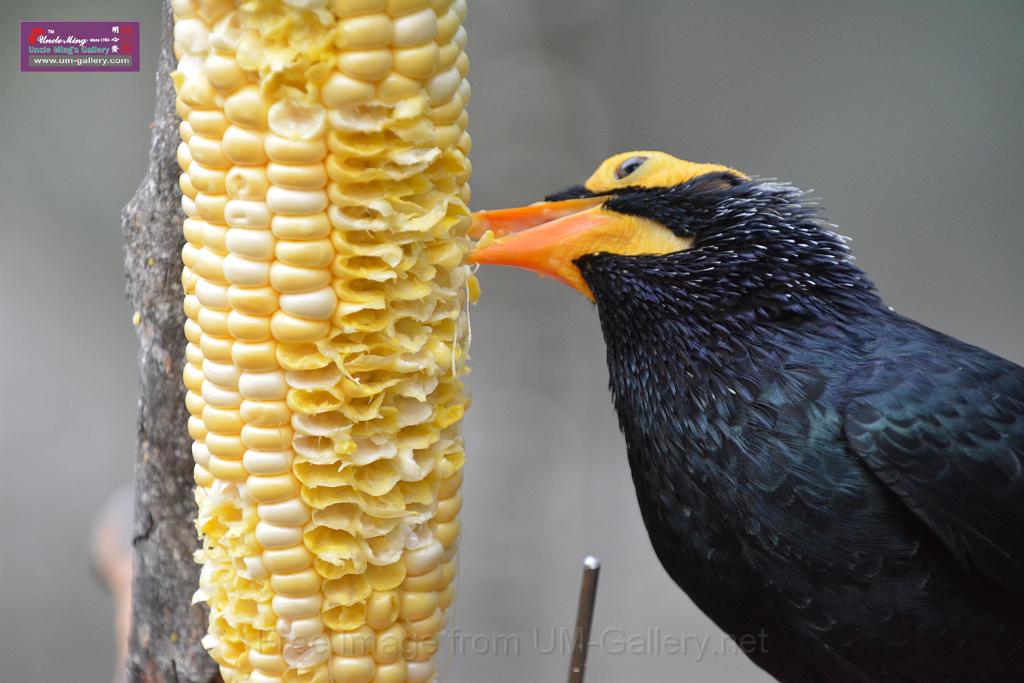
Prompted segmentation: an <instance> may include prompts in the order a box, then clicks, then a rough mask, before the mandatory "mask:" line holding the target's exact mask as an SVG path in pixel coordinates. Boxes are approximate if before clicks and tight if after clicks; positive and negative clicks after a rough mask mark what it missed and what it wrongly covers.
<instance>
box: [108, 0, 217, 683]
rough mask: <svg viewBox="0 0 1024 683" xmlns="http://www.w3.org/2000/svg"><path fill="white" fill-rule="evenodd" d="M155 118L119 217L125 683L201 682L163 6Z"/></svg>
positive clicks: (205, 664) (204, 674)
mask: <svg viewBox="0 0 1024 683" xmlns="http://www.w3.org/2000/svg"><path fill="white" fill-rule="evenodd" d="M162 4H163V9H164V14H163V30H162V36H161V54H160V62H159V66H158V68H157V75H156V113H155V119H154V123H153V136H152V140H151V143H150V158H149V168H148V170H147V172H146V176H145V178H144V179H143V180H142V184H141V185H140V186H139V189H138V190H137V191H136V193H135V196H134V197H133V198H132V200H131V201H130V202H129V203H128V205H127V206H126V207H125V208H124V211H123V213H122V216H121V225H122V229H123V230H124V236H125V243H126V250H125V273H126V283H125V288H126V291H127V295H128V300H129V302H130V303H131V305H132V307H133V309H134V310H135V311H137V312H138V313H139V314H140V316H141V319H140V320H139V319H137V320H138V334H139V357H138V361H139V374H140V399H139V422H138V446H137V454H136V469H135V487H136V489H135V511H136V513H135V531H134V542H133V544H134V549H135V569H134V577H133V583H132V602H133V604H132V628H131V644H130V649H129V656H128V680H130V681H132V682H133V683H210V682H212V681H219V680H220V676H219V674H218V673H217V666H216V664H215V663H214V662H213V660H212V659H210V657H209V655H208V654H207V653H206V652H205V650H204V649H203V647H202V645H201V644H200V639H201V638H202V636H203V635H204V634H205V633H206V620H207V613H206V609H205V607H204V606H202V605H191V597H192V594H193V592H194V591H195V589H196V587H197V586H198V583H199V566H198V565H197V564H195V563H194V562H193V560H192V553H193V551H194V550H195V549H196V547H197V546H198V542H197V540H196V532H195V528H194V526H193V520H194V519H195V515H196V507H195V501H194V499H193V493H192V491H193V488H194V485H195V484H194V481H193V478H192V466H193V463H192V456H191V448H190V447H191V439H190V437H189V435H188V432H187V430H186V428H185V425H186V422H187V420H188V413H187V412H186V410H185V399H184V393H185V390H184V386H183V383H182V379H181V371H182V366H183V363H184V355H185V337H184V333H183V332H182V325H183V324H184V314H183V313H182V298H183V293H182V289H181V267H182V266H181V256H180V254H181V247H182V244H183V241H184V240H183V237H182V231H181V226H182V221H183V220H184V214H183V212H182V209H181V193H180V190H179V189H178V175H179V169H178V166H177V159H176V150H177V147H178V143H179V141H180V140H179V137H178V124H179V122H180V119H179V118H178V115H177V113H176V112H175V109H174V99H175V94H174V87H173V85H172V84H171V79H170V73H171V71H173V70H174V68H175V62H176V60H175V58H174V54H173V50H172V37H173V18H172V15H171V10H170V3H169V2H166V1H165V2H163V3H162Z"/></svg>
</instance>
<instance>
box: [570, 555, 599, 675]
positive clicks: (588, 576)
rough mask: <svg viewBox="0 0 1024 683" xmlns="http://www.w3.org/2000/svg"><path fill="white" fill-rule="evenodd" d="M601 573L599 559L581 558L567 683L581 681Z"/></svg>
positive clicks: (585, 664)
mask: <svg viewBox="0 0 1024 683" xmlns="http://www.w3.org/2000/svg"><path fill="white" fill-rule="evenodd" d="M600 573H601V560H599V559H597V558H596V557H594V556H593V555H587V557H586V558H585V559H584V560H583V581H582V583H581V584H580V603H579V607H578V608H577V610H576V632H575V637H574V641H573V646H572V660H571V662H570V664H569V683H583V676H584V674H586V669H587V651H588V650H589V648H590V627H591V624H593V621H594V602H595V601H596V599H597V577H598V576H599V575H600Z"/></svg>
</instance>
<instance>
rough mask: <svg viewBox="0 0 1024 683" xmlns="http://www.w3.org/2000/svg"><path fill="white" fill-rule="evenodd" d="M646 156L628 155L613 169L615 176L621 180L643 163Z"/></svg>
mask: <svg viewBox="0 0 1024 683" xmlns="http://www.w3.org/2000/svg"><path fill="white" fill-rule="evenodd" d="M647 159H648V157H630V158H628V159H626V160H625V161H623V162H622V163H621V164H619V167H618V168H617V169H615V177H616V178H618V179H619V180H622V179H623V178H625V177H626V176H629V175H632V174H633V173H634V172H635V171H636V170H637V169H638V168H640V167H641V166H643V165H644V162H645V161H647Z"/></svg>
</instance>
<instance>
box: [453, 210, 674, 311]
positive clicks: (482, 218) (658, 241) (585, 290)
mask: <svg viewBox="0 0 1024 683" xmlns="http://www.w3.org/2000/svg"><path fill="white" fill-rule="evenodd" d="M605 200H606V198H605V197H587V198H584V199H569V200H566V201H561V202H539V203H537V204H531V205H529V206H524V207H520V208H514V209H501V210H497V211H479V212H477V213H476V214H474V216H473V227H472V229H471V231H470V235H471V236H472V237H474V238H479V237H481V236H482V235H484V233H486V232H487V231H488V230H490V231H491V232H493V234H494V235H495V237H496V239H494V240H491V241H487V242H482V243H481V244H480V246H478V247H477V249H476V251H474V252H472V253H471V254H470V255H469V261H470V262H471V263H483V264H490V265H500V266H514V267H517V268H525V269H527V270H532V271H534V272H536V273H538V274H540V275H542V276H547V277H552V278H555V279H556V280H559V281H561V282H563V283H565V284H567V285H569V286H570V287H572V288H573V289H575V290H577V291H579V292H580V293H582V294H583V295H584V296H586V297H587V298H588V299H591V300H593V298H594V296H593V293H592V292H591V291H590V287H588V286H587V283H586V282H585V281H584V279H583V275H582V274H581V273H580V269H579V267H578V266H577V265H576V263H575V261H576V259H578V258H580V257H581V256H586V255H587V254H598V253H612V254H620V255H638V254H667V253H671V252H675V251H681V250H683V249H686V248H688V247H689V246H690V243H691V241H690V240H686V239H684V238H681V237H678V236H676V235H675V234H674V233H673V232H672V231H670V230H668V229H667V228H665V227H663V226H661V225H658V224H657V223H654V222H652V221H649V220H646V219H643V218H636V217H633V216H626V215H623V214H619V213H615V212H614V211H608V210H606V209H604V208H603V207H602V204H603V203H604V202H605Z"/></svg>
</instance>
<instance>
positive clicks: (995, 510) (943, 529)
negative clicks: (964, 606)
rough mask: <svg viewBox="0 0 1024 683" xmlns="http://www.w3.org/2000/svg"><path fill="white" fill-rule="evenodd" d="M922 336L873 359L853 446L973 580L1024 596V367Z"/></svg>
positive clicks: (852, 398) (856, 395) (853, 424)
mask: <svg viewBox="0 0 1024 683" xmlns="http://www.w3.org/2000/svg"><path fill="white" fill-rule="evenodd" d="M921 329H922V333H924V332H927V334H923V338H922V339H910V340H905V341H904V342H902V343H901V344H898V345H896V347H895V348H889V349H881V348H880V349H879V351H878V352H877V353H875V354H873V355H869V356H868V357H866V358H865V360H864V362H863V363H862V364H861V366H860V368H859V369H858V372H857V376H856V377H854V378H852V381H851V385H850V387H851V389H852V391H851V392H850V393H849V394H848V396H847V399H846V400H845V401H844V403H845V405H844V422H845V424H844V427H845V432H846V437H847V439H848V441H849V444H850V446H851V448H852V450H853V452H854V453H856V455H857V456H859V458H860V459H861V460H862V461H863V462H864V463H865V464H866V465H867V467H868V468H869V469H870V470H871V471H872V472H873V473H874V475H875V476H876V477H877V478H878V480H879V481H881V482H882V483H883V484H884V485H885V486H886V487H887V488H888V489H889V490H891V491H892V492H893V493H895V494H896V495H897V496H898V497H899V499H900V500H901V501H902V502H903V504H904V505H905V506H906V507H907V509H909V510H910V511H911V512H912V513H913V514H914V515H915V516H917V518H918V519H920V520H921V521H922V522H924V523H925V524H926V525H927V526H928V528H929V529H931V531H932V532H933V533H934V534H935V535H936V536H938V537H939V538H940V539H941V541H942V542H943V543H944V544H945V546H946V547H947V548H948V549H949V550H950V552H952V553H953V555H955V556H956V558H957V559H958V560H959V562H960V563H961V565H962V566H963V567H964V568H965V569H966V570H967V571H968V572H970V573H971V574H972V575H981V576H984V577H987V578H988V579H989V580H991V581H993V582H995V583H998V584H1000V585H1002V586H1003V587H1004V588H1007V589H1009V590H1011V591H1013V592H1016V593H1018V594H1022V595H1024V368H1021V367H1019V366H1017V365H1014V364H1013V363H1010V362H1009V361H1006V360H1003V359H1001V358H999V357H997V356H994V355H992V354H989V353H987V352H985V351H982V350H981V349H977V348H975V347H972V346H968V345H966V344H963V343H961V342H958V341H956V340H953V339H951V338H948V337H945V336H943V335H939V334H938V333H936V332H932V331H931V330H925V328H921Z"/></svg>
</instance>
